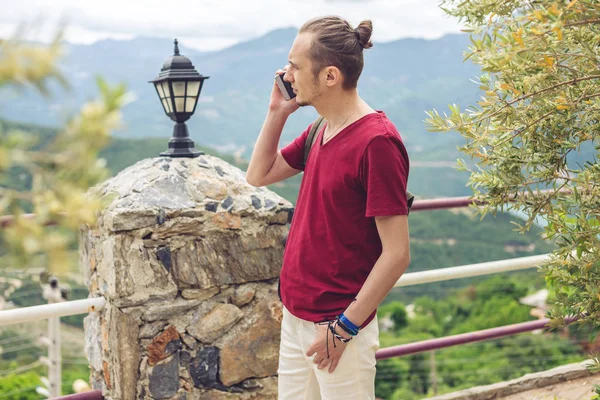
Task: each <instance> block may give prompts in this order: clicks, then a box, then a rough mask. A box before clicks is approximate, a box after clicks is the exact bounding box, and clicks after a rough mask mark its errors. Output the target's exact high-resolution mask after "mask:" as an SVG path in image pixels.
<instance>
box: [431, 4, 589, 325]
mask: <svg viewBox="0 0 600 400" xmlns="http://www.w3.org/2000/svg"><path fill="white" fill-rule="evenodd" d="M442 8H443V9H444V10H445V11H446V12H447V13H448V14H450V15H452V16H454V17H457V18H458V19H459V20H460V21H462V22H463V23H465V24H466V26H467V29H466V30H467V31H469V32H471V42H472V45H471V46H470V48H469V51H468V52H467V55H466V58H468V59H471V60H472V61H473V62H474V63H476V64H478V65H480V66H481V68H482V71H483V74H482V76H481V77H480V78H479V79H478V84H479V87H480V88H481V90H482V91H483V95H482V97H481V101H479V102H478V103H477V104H476V105H472V106H470V107H469V108H467V109H466V110H461V108H460V107H459V106H458V105H451V106H450V112H449V113H448V114H446V113H443V114H440V113H439V112H438V111H436V110H432V111H429V112H428V118H427V120H426V123H427V124H428V126H429V129H430V130H432V131H444V132H448V131H458V132H459V133H460V134H461V135H462V136H463V137H464V139H465V144H464V146H462V147H461V148H460V150H461V151H462V152H464V153H465V154H466V155H467V156H470V157H471V159H472V161H474V163H475V165H474V166H468V165H467V162H465V161H464V160H459V168H461V169H463V170H468V171H469V172H470V173H471V175H470V180H469V185H470V187H471V188H472V189H473V191H474V195H475V197H476V198H477V199H480V200H483V201H484V203H485V204H482V205H480V206H479V210H480V212H481V213H482V214H483V215H485V214H486V213H488V212H491V213H495V212H497V211H499V210H505V209H517V210H521V211H523V212H524V213H525V214H526V215H527V216H528V220H527V221H526V222H525V223H524V224H520V225H519V224H517V225H518V228H519V230H520V231H521V232H524V231H526V230H528V229H529V228H530V227H531V226H532V224H533V222H534V221H535V219H536V218H537V217H542V218H544V219H545V220H547V222H548V224H547V226H546V228H545V234H546V236H547V237H548V238H549V239H551V240H553V241H555V242H556V244H557V249H556V250H555V251H554V252H553V256H552V258H551V261H550V262H548V263H547V265H545V267H544V268H545V271H546V279H547V281H548V282H549V283H550V284H551V285H552V286H553V287H554V289H555V292H556V307H555V310H553V311H552V312H551V313H550V316H551V317H553V326H559V325H562V324H564V323H565V320H564V319H565V317H566V316H567V315H573V316H576V317H577V318H579V323H580V324H588V325H591V326H594V327H596V328H598V326H599V325H600V324H599V319H600V286H598V284H597V283H598V281H599V279H600V240H599V234H600V203H599V200H598V199H600V186H598V182H600V164H598V162H597V159H596V156H597V152H598V150H599V149H600V144H599V143H598V141H599V137H598V134H597V123H598V119H599V117H600V66H599V64H600V59H599V47H598V46H599V44H600V24H599V23H600V5H599V4H598V2H597V1H592V0H570V1H566V0H562V1H554V0H537V1H521V0H476V1H462V0H444V1H442ZM596 332H597V329H596Z"/></svg>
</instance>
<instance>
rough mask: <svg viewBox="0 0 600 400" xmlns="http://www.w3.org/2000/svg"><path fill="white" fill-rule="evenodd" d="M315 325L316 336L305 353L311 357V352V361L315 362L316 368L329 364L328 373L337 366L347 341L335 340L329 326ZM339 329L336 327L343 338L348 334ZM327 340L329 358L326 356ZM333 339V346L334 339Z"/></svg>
mask: <svg viewBox="0 0 600 400" xmlns="http://www.w3.org/2000/svg"><path fill="white" fill-rule="evenodd" d="M316 327H317V336H316V337H315V340H314V342H313V343H312V344H311V345H310V347H309V348H308V351H307V352H306V355H307V356H308V357H311V356H312V355H313V354H316V355H315V358H314V360H313V362H314V363H315V364H317V368H319V369H324V368H326V367H327V366H329V370H328V371H329V373H332V372H333V371H335V369H336V368H337V365H338V363H339V362H340V358H342V353H343V352H344V350H346V346H347V345H348V343H344V342H342V341H340V340H337V339H336V338H335V337H334V336H333V335H332V333H331V332H330V331H329V327H328V326H327V325H325V324H324V325H319V324H317V325H316ZM340 331H341V329H340V328H338V329H336V332H337V333H338V334H340V335H341V336H342V337H344V338H348V337H349V335H348V334H347V333H346V332H340ZM326 340H327V341H329V358H327V344H326V342H325V341H326ZM334 340H335V346H334V344H333V343H334V342H333V341H334Z"/></svg>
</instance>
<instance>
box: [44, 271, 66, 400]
mask: <svg viewBox="0 0 600 400" xmlns="http://www.w3.org/2000/svg"><path fill="white" fill-rule="evenodd" d="M43 297H44V298H45V299H46V300H47V301H48V304H53V303H59V302H62V301H64V299H63V297H62V293H61V290H60V287H59V286H58V279H57V278H55V277H52V278H50V281H49V284H48V285H44V287H43ZM47 343H48V380H49V387H48V391H49V396H48V398H50V399H52V398H55V397H59V396H60V395H61V384H62V373H61V370H62V368H61V364H62V357H61V341H60V317H51V318H49V319H48V341H47Z"/></svg>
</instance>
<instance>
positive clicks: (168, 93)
mask: <svg viewBox="0 0 600 400" xmlns="http://www.w3.org/2000/svg"><path fill="white" fill-rule="evenodd" d="M162 88H163V91H164V92H165V97H170V96H171V90H169V82H166V81H165V82H163V83H162Z"/></svg>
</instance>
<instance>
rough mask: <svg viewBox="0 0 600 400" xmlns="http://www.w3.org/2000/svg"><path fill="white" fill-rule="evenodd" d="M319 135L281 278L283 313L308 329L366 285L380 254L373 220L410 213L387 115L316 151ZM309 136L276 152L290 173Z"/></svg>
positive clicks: (404, 162) (400, 151)
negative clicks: (283, 160) (308, 322)
mask: <svg viewBox="0 0 600 400" xmlns="http://www.w3.org/2000/svg"><path fill="white" fill-rule="evenodd" d="M324 130H325V129H324V128H323V129H322V130H321V132H319V133H318V136H317V139H316V142H315V144H314V146H313V148H312V150H311V151H310V155H309V157H308V160H307V162H306V168H305V169H304V177H303V178H302V184H301V185H300V193H299V195H298V201H297V203H296V210H295V212H294V217H293V219H292V225H291V229H290V233H289V236H288V239H287V242H286V247H285V254H284V258H283V268H282V270H281V278H280V284H281V298H282V301H283V304H284V305H285V307H286V308H287V309H288V310H289V311H290V312H291V313H292V314H293V315H295V316H296V317H298V318H301V319H304V320H306V321H312V322H319V321H322V320H323V319H331V318H334V317H335V316H337V315H339V314H340V313H341V312H342V311H344V310H345V309H346V307H347V306H348V305H349V304H350V302H351V301H352V300H353V299H354V298H355V297H356V295H357V294H358V292H359V290H360V289H361V287H362V285H363V283H364V282H365V280H366V279H367V276H368V275H369V273H370V272H371V269H372V268H373V266H374V265H375V262H376V261H377V259H378V258H379V256H380V255H381V251H382V247H381V240H380V239H379V234H378V232H377V227H376V225H375V218H374V217H375V216H384V215H406V214H408V205H407V200H406V183H407V179H408V170H409V162H408V155H407V153H406V149H405V148H404V145H403V143H402V139H401V138H400V134H399V133H398V131H397V130H396V128H395V127H394V125H393V124H392V123H391V121H390V120H389V119H387V117H386V116H385V114H384V113H383V112H381V111H378V112H377V113H372V114H368V115H365V116H364V117H362V118H361V119H359V120H358V121H355V122H354V123H352V124H350V125H349V126H348V127H346V128H344V129H343V130H342V131H341V132H340V133H339V134H337V135H336V136H335V137H334V138H333V139H331V140H330V141H329V142H327V143H326V144H325V145H322V138H323V131H324ZM309 131H310V126H309V128H308V129H307V130H306V131H304V133H302V135H301V136H300V137H298V138H297V139H296V140H294V142H292V143H290V144H289V145H288V146H286V147H285V148H283V149H282V150H281V153H282V155H283V158H284V159H285V160H286V161H287V163H288V164H289V165H290V166H291V167H292V168H295V169H302V166H301V163H302V161H303V157H304V143H305V142H306V138H307V136H308V132H309ZM374 315H375V313H373V315H371V316H370V317H369V318H368V319H367V321H365V323H364V324H363V325H366V324H367V323H368V322H369V321H371V320H372V318H373V317H374Z"/></svg>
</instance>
